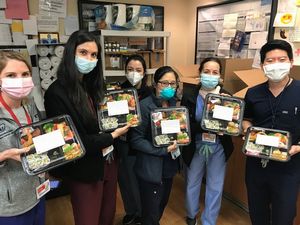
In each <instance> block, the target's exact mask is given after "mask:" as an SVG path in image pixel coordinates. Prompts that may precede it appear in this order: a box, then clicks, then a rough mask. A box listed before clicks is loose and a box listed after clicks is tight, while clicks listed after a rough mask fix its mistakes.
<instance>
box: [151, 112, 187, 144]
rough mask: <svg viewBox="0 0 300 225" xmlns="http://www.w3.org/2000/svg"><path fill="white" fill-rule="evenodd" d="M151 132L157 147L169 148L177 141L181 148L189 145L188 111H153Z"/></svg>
mask: <svg viewBox="0 0 300 225" xmlns="http://www.w3.org/2000/svg"><path fill="white" fill-rule="evenodd" d="M151 130H152V140H153V144H154V146H156V147H162V146H168V145H170V144H172V143H173V142H174V141H175V140H176V142H177V145H179V146H181V145H188V144H189V143H190V142H191V130H190V122H189V113H188V109H187V108H185V107H168V108H157V109H155V110H152V111H151Z"/></svg>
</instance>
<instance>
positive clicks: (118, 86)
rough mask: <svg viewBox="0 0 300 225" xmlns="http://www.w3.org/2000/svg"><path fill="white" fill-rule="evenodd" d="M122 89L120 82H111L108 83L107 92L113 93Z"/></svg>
mask: <svg viewBox="0 0 300 225" xmlns="http://www.w3.org/2000/svg"><path fill="white" fill-rule="evenodd" d="M120 89H121V83H120V82H118V81H117V82H110V83H106V90H107V91H112V90H120Z"/></svg>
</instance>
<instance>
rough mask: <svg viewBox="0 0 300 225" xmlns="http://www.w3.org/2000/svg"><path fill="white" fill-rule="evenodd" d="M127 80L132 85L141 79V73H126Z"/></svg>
mask: <svg viewBox="0 0 300 225" xmlns="http://www.w3.org/2000/svg"><path fill="white" fill-rule="evenodd" d="M126 77H127V80H128V81H129V82H130V83H131V84H132V85H133V86H135V85H137V84H138V83H139V82H140V81H141V80H142V79H143V77H144V76H143V75H142V74H140V73H139V72H136V71H132V72H129V73H127V74H126Z"/></svg>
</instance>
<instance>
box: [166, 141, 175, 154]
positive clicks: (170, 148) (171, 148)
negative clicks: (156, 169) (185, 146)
mask: <svg viewBox="0 0 300 225" xmlns="http://www.w3.org/2000/svg"><path fill="white" fill-rule="evenodd" d="M176 150H177V142H176V141H174V143H173V144H172V145H169V146H168V152H174V151H176Z"/></svg>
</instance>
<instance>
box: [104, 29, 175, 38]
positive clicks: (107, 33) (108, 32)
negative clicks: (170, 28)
mask: <svg viewBox="0 0 300 225" xmlns="http://www.w3.org/2000/svg"><path fill="white" fill-rule="evenodd" d="M170 35H171V33H170V32H165V31H119V30H101V36H114V37H170Z"/></svg>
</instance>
